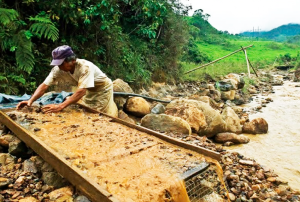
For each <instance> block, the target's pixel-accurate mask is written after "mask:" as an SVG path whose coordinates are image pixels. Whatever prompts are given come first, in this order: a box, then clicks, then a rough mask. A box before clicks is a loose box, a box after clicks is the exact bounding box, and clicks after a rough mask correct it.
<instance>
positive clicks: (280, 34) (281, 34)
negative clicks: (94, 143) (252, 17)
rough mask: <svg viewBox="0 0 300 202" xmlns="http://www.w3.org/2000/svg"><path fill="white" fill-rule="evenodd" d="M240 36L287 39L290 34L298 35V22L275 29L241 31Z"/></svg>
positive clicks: (282, 40) (299, 31) (299, 27)
mask: <svg viewBox="0 0 300 202" xmlns="http://www.w3.org/2000/svg"><path fill="white" fill-rule="evenodd" d="M240 35H241V36H246V37H252V38H253V37H254V38H257V37H258V38H264V39H269V40H276V41H281V42H284V41H287V40H288V38H289V37H291V36H297V35H300V24H293V23H290V24H287V25H282V26H279V27H277V28H275V29H272V30H270V31H262V32H242V33H240Z"/></svg>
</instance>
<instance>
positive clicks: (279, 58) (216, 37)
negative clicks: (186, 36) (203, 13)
mask: <svg viewBox="0 0 300 202" xmlns="http://www.w3.org/2000/svg"><path fill="white" fill-rule="evenodd" d="M189 20H190V21H189V22H193V21H192V20H191V19H189ZM193 20H194V21H195V18H194V19H193ZM202 23H203V22H202ZM206 23H208V22H207V21H206ZM194 24H195V23H194ZM194 24H192V26H194ZM207 26H208V25H207ZM208 30H209V32H206V34H205V35H203V34H198V35H195V33H192V35H193V37H192V38H193V41H194V44H195V45H196V47H197V53H198V54H199V55H205V57H206V59H207V60H205V61H201V62H199V63H197V62H195V61H193V60H190V61H188V60H185V61H183V62H182V67H183V68H182V72H183V73H184V72H186V71H188V70H191V69H194V68H196V67H199V66H201V65H203V64H206V63H208V62H211V61H214V60H216V59H218V58H221V57H223V56H226V55H228V54H230V53H232V52H234V51H236V50H238V49H240V48H241V46H243V47H246V46H249V45H253V47H251V48H248V49H247V55H248V58H249V60H250V62H251V64H252V65H253V66H254V67H255V68H258V69H263V68H272V67H273V66H276V65H287V64H289V65H295V66H298V60H299V59H300V58H299V55H300V53H299V50H300V46H299V44H298V43H292V42H295V41H298V40H297V39H298V38H297V37H294V38H293V39H294V41H291V42H290V43H281V42H276V41H273V40H265V39H264V40H259V39H256V40H255V41H253V40H245V37H241V36H233V35H230V34H227V33H221V34H220V32H219V33H217V34H216V32H215V30H214V29H213V28H210V29H208ZM276 30H277V31H278V30H282V29H276ZM274 33H275V31H274ZM249 39H252V38H249ZM231 72H235V73H243V72H244V73H247V63H246V59H245V54H244V52H242V51H240V52H239V53H236V54H234V55H232V56H230V57H228V58H225V59H224V60H221V61H218V62H217V63H214V64H212V65H210V66H207V67H204V68H202V69H198V70H196V71H194V72H191V73H189V74H186V75H184V76H183V79H184V80H199V79H201V80H205V79H206V78H207V75H208V74H209V75H210V76H211V77H213V78H215V79H218V78H220V77H222V76H224V75H226V74H228V73H231ZM251 72H252V73H253V71H251Z"/></svg>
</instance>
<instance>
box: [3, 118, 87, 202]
mask: <svg viewBox="0 0 300 202" xmlns="http://www.w3.org/2000/svg"><path fill="white" fill-rule="evenodd" d="M0 127H1V129H2V130H0V202H4V201H20V202H38V201H53V202H54V201H75V202H76V201H77V202H88V201H89V200H88V199H87V198H86V197H84V196H80V195H79V194H78V193H75V191H74V189H73V187H72V186H71V185H70V184H69V183H68V182H67V181H66V180H65V179H64V178H63V177H61V176H60V175H59V174H58V173H57V172H56V171H55V170H54V169H53V168H52V167H51V166H50V165H49V164H48V163H47V162H45V161H44V160H43V159H42V158H41V157H39V156H35V154H34V152H33V151H32V150H30V149H29V148H27V147H26V145H25V144H24V143H23V142H21V140H19V139H18V138H17V137H16V136H15V135H14V134H12V133H11V132H10V131H9V130H8V129H7V128H6V127H5V126H3V125H2V124H0Z"/></svg>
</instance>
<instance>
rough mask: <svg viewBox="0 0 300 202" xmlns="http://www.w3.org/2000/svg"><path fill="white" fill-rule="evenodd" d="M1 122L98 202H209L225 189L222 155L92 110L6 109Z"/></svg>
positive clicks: (1, 114)
mask: <svg viewBox="0 0 300 202" xmlns="http://www.w3.org/2000/svg"><path fill="white" fill-rule="evenodd" d="M87 109H88V110H87ZM0 122H2V123H3V124H5V125H6V126H7V127H8V128H9V129H10V130H11V131H12V132H13V133H15V135H16V136H17V137H18V138H20V139H21V140H22V141H23V142H25V143H26V144H27V145H28V146H29V147H31V148H32V149H33V150H34V151H35V152H36V153H37V154H39V155H40V156H41V157H42V158H43V159H44V160H45V161H47V162H48V163H49V164H50V165H51V166H52V167H53V168H54V169H55V170H56V171H57V172H58V173H60V174H61V175H62V176H63V177H64V178H66V179H67V180H68V181H69V182H70V183H71V184H72V185H74V186H75V187H76V188H77V189H78V190H80V191H81V192H83V194H85V195H86V196H87V197H88V198H89V199H90V200H92V201H97V202H98V201H99V202H102V201H103V202H104V201H126V202H127V201H128V202H129V201H134V202H139V201H178V202H179V201H180V202H183V201H206V200H205V197H207V196H209V195H210V194H213V193H217V192H220V191H222V190H224V186H223V185H222V183H221V182H222V179H220V178H221V177H220V170H219V171H218V169H217V166H215V165H214V164H212V163H211V162H213V161H216V160H219V159H220V154H219V153H217V152H214V151H210V150H207V149H205V148H201V147H197V146H194V145H191V144H188V143H185V142H182V141H179V140H177V139H175V138H171V137H169V136H167V135H164V134H161V133H158V132H155V131H152V130H149V129H147V128H144V127H141V126H137V125H134V124H131V123H127V122H125V121H123V120H121V119H118V118H114V117H110V116H109V115H106V114H103V113H99V112H97V111H95V110H92V109H89V108H84V109H82V106H78V105H74V106H71V107H68V108H66V109H65V110H64V111H63V112H60V113H52V114H44V113H42V112H41V111H40V110H39V108H34V107H27V108H24V109H23V110H21V111H16V110H15V109H10V110H7V109H6V110H5V111H0ZM216 162H217V161H216ZM218 172H219V173H218ZM218 174H219V175H218Z"/></svg>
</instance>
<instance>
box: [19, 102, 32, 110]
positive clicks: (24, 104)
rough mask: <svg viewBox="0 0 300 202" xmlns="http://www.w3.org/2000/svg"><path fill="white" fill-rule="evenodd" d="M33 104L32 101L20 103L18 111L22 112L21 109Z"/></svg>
mask: <svg viewBox="0 0 300 202" xmlns="http://www.w3.org/2000/svg"><path fill="white" fill-rule="evenodd" d="M31 104H32V101H30V100H28V101H22V102H20V103H19V104H18V105H17V110H20V109H22V108H23V107H25V106H28V107H30V106H31Z"/></svg>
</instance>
